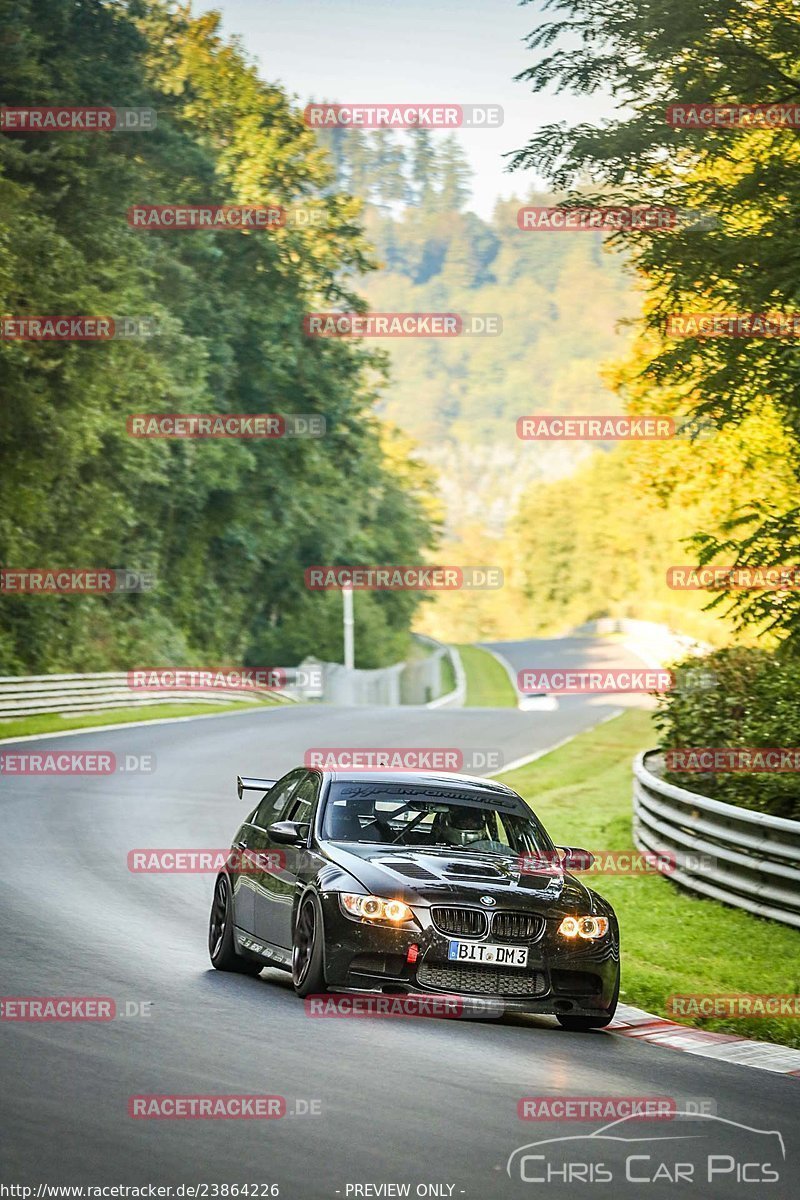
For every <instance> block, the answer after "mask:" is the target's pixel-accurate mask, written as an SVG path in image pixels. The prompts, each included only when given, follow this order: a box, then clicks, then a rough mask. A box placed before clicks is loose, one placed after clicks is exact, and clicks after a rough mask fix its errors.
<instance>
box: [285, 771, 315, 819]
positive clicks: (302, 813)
mask: <svg viewBox="0 0 800 1200" xmlns="http://www.w3.org/2000/svg"><path fill="white" fill-rule="evenodd" d="M318 790H319V776H318V775H307V776H306V778H305V779H304V780H303V782H302V783H301V784H300V787H299V788H298V789H297V792H296V794H295V795H294V796H293V798H292V803H291V805H290V808H289V812H288V813H287V814H286V820H287V821H298V822H301V823H302V822H306V821H310V820H311V811H312V809H313V807H314V801H315V800H316V798H317V792H318Z"/></svg>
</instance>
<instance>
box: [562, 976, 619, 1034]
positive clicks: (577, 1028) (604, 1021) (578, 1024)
mask: <svg viewBox="0 0 800 1200" xmlns="http://www.w3.org/2000/svg"><path fill="white" fill-rule="evenodd" d="M618 1000H619V976H617V986H616V987H615V988H614V995H613V996H612V998H611V1003H610V1004H609V1006H608V1009H607V1010H606V1012H605V1013H604V1014H603V1015H602V1016H600V1015H598V1016H596V1017H577V1016H570V1014H569V1013H565V1014H564V1015H563V1016H562V1015H561V1013H556V1020H557V1021H558V1023H559V1025H561V1027H562V1028H563V1029H570V1030H571V1031H572V1032H573V1033H587V1032H588V1031H589V1030H590V1029H605V1027H606V1025H610V1024H611V1022H612V1021H613V1020H614V1013H615V1012H616V1011H617V1001H618Z"/></svg>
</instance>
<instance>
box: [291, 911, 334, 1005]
mask: <svg viewBox="0 0 800 1200" xmlns="http://www.w3.org/2000/svg"><path fill="white" fill-rule="evenodd" d="M292 983H293V985H294V990H295V992H296V993H297V995H298V996H300V997H301V998H305V997H306V996H310V995H312V994H315V995H319V994H320V993H321V992H326V991H327V990H328V988H327V984H326V982H325V928H324V926H323V923H322V906H321V904H320V902H319V900H318V899H317V897H316V895H315V894H314V893H313V892H307V893H306V895H305V896H304V897H303V899H302V900H301V901H300V907H299V908H298V910H297V920H296V921H295V923H294V935H293V937H292Z"/></svg>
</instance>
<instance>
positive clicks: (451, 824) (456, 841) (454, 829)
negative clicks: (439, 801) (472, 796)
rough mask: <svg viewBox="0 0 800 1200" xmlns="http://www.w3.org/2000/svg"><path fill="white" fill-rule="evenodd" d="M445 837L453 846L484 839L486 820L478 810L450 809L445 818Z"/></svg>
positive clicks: (467, 844) (465, 844)
mask: <svg viewBox="0 0 800 1200" xmlns="http://www.w3.org/2000/svg"><path fill="white" fill-rule="evenodd" d="M444 833H445V837H446V838H447V840H448V841H449V842H452V843H453V845H455V846H469V845H470V844H471V843H472V842H479V841H481V839H483V838H486V836H487V834H486V818H485V816H484V814H483V813H482V812H481V810H480V809H479V808H451V809H450V811H449V813H447V815H446V817H445V823H444Z"/></svg>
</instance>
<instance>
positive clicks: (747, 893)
mask: <svg viewBox="0 0 800 1200" xmlns="http://www.w3.org/2000/svg"><path fill="white" fill-rule="evenodd" d="M662 771H663V756H662V755H661V753H660V752H659V751H656V750H650V751H645V752H643V753H642V754H639V755H637V757H636V759H635V760H634V764H633V776H634V779H633V840H634V842H635V844H636V847H637V849H639V850H642V851H652V852H654V853H661V854H665V853H666V854H668V855H669V856H670V858H671V859H672V860H673V861H674V869H673V868H672V863H670V868H669V869H666V868H665V870H664V874H665V875H666V876H667V878H669V879H671V880H672V881H673V882H674V883H677V884H678V885H679V886H680V887H684V888H688V889H689V890H690V891H693V892H697V893H698V894H700V895H703V896H710V897H712V898H713V899H715V900H721V901H723V902H724V903H725V904H731V905H734V906H735V907H736V908H744V909H746V910H747V911H748V912H751V913H755V914H756V915H757V916H760V917H769V918H770V919H772V920H773V921H781V922H783V924H785V925H793V926H794V927H795V928H797V929H800V821H792V820H789V819H788V818H786V817H773V816H770V815H769V814H768V813H762V812H755V811H754V810H752V809H749V808H738V807H737V806H736V805H734V804H723V803H722V801H720V800H711V799H709V798H708V797H706V796H700V795H698V794H697V793H696V792H690V791H687V790H686V789H685V788H680V787H676V786H675V785H674V784H671V783H667V782H666V781H665V780H664V779H662V778H661V772H662Z"/></svg>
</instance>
